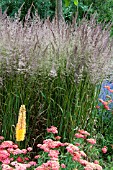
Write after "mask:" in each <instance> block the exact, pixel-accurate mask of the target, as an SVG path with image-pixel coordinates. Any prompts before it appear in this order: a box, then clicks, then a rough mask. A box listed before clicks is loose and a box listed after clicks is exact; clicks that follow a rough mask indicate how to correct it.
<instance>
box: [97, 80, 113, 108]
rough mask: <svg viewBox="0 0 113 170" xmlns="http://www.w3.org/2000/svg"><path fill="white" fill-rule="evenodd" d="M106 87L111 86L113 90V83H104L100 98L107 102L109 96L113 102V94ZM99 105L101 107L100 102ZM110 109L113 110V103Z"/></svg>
mask: <svg viewBox="0 0 113 170" xmlns="http://www.w3.org/2000/svg"><path fill="white" fill-rule="evenodd" d="M104 86H110V89H113V83H112V82H109V81H107V80H105V81H103V83H102V85H101V90H100V94H99V98H101V99H103V100H104V101H106V100H108V98H106V95H109V96H110V97H111V99H112V100H113V93H111V92H110V91H109V90H108V89H106V88H105V87H104ZM99 105H100V102H99ZM109 107H110V109H113V102H112V103H110V104H109Z"/></svg>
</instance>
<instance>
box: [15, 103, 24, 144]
mask: <svg viewBox="0 0 113 170" xmlns="http://www.w3.org/2000/svg"><path fill="white" fill-rule="evenodd" d="M25 134H26V108H25V105H21V107H20V110H19V116H18V123H17V125H16V141H23V140H24V139H25Z"/></svg>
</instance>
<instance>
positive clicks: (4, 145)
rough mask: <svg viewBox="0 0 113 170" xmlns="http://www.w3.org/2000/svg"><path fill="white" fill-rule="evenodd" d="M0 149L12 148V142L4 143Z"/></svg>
mask: <svg viewBox="0 0 113 170" xmlns="http://www.w3.org/2000/svg"><path fill="white" fill-rule="evenodd" d="M0 148H2V149H3V148H13V142H12V141H4V142H2V144H1V145H0Z"/></svg>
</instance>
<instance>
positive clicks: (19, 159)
mask: <svg viewBox="0 0 113 170" xmlns="http://www.w3.org/2000/svg"><path fill="white" fill-rule="evenodd" d="M16 160H17V162H19V163H24V161H23V159H22V158H21V157H20V156H19V157H18V158H17V159H16Z"/></svg>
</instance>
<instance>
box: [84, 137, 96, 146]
mask: <svg viewBox="0 0 113 170" xmlns="http://www.w3.org/2000/svg"><path fill="white" fill-rule="evenodd" d="M86 140H87V142H88V143H90V144H92V145H94V144H96V140H95V139H92V138H90V139H86Z"/></svg>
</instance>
